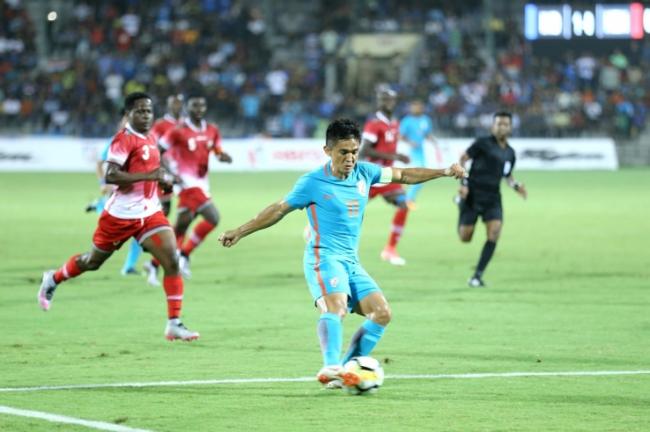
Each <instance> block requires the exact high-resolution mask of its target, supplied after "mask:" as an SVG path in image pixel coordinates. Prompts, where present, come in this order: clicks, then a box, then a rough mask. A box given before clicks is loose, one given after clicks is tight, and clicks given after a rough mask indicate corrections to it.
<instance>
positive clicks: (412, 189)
mask: <svg viewBox="0 0 650 432" xmlns="http://www.w3.org/2000/svg"><path fill="white" fill-rule="evenodd" d="M422 186H423V183H420V184H414V185H411V186H409V188H408V191H407V192H406V200H407V201H411V202H415V198H416V197H417V195H418V193H419V192H420V189H422Z"/></svg>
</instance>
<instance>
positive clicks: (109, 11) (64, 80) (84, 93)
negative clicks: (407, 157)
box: [0, 0, 650, 139]
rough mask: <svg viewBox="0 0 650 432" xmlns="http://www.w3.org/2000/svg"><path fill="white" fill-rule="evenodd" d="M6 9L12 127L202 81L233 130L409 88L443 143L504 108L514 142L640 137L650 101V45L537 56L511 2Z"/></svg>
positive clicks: (50, 129)
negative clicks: (386, 86)
mask: <svg viewBox="0 0 650 432" xmlns="http://www.w3.org/2000/svg"><path fill="white" fill-rule="evenodd" d="M1 3H2V24H0V29H1V32H2V33H1V34H0V109H1V112H0V116H1V119H2V122H3V125H5V127H3V129H4V132H5V133H10V132H14V133H30V134H60V135H80V136H108V135H111V134H112V133H113V131H114V127H115V123H116V117H117V113H118V111H119V107H120V105H121V103H122V98H123V95H125V94H126V93H129V92H132V91H136V90H144V89H146V90H147V91H148V92H150V93H151V94H153V95H154V96H155V97H156V99H157V101H158V103H159V105H161V104H160V102H161V101H163V100H164V98H165V97H166V96H167V95H169V94H173V93H178V92H185V91H187V90H188V89H190V88H192V87H193V86H198V85H200V86H203V88H204V89H205V93H206V94H207V95H208V97H209V101H208V104H209V106H210V107H211V112H210V117H212V118H214V119H215V120H216V121H218V122H219V124H220V126H221V127H222V130H223V131H224V134H225V135H226V136H233V137H240V136H251V135H256V134H265V135H268V136H274V137H311V136H320V135H322V134H323V127H324V125H326V123H327V121H328V120H329V119H331V118H332V117H334V116H337V115H343V114H345V115H348V116H352V117H355V118H357V119H359V120H360V121H362V120H363V119H364V118H365V116H366V115H367V114H368V113H369V112H371V111H372V96H373V95H372V89H373V88H374V85H375V84H376V83H377V82H381V81H389V82H392V83H393V84H394V85H395V86H396V88H397V89H398V90H399V91H400V95H401V96H400V97H401V101H402V104H401V106H400V108H399V110H398V112H399V113H405V111H406V104H407V102H408V101H409V100H410V99H412V98H420V99H422V100H424V101H425V102H426V103H427V108H428V111H429V114H430V115H431V116H432V118H433V120H434V122H435V126H436V133H437V134H438V135H443V136H470V135H475V134H476V133H478V132H479V131H481V130H484V128H485V127H486V125H487V124H489V122H490V121H491V117H490V116H491V113H492V112H493V111H495V110H496V109H498V108H504V109H508V110H512V111H513V112H515V113H516V116H515V125H516V131H515V134H516V135H518V136H540V135H544V136H551V137H567V136H596V135H608V136H615V137H620V138H624V139H626V138H635V137H637V136H638V135H639V134H640V133H641V131H642V130H643V129H644V125H645V123H646V118H647V112H648V108H649V107H650V95H649V94H648V92H647V91H646V89H647V88H649V87H650V86H649V84H650V76H648V75H647V74H644V73H643V72H642V71H643V70H644V69H645V70H647V69H648V66H649V65H650V41H647V40H646V41H645V42H644V41H632V42H629V47H628V48H627V49H625V50H621V49H615V50H612V51H610V52H600V53H590V52H586V51H585V52H575V53H573V52H569V53H567V54H566V55H564V57H562V58H554V57H552V56H542V55H535V56H533V55H531V50H532V48H531V45H530V44H529V43H527V42H526V41H525V40H524V38H523V36H522V31H521V19H522V17H521V5H520V4H519V3H518V2H512V5H509V3H511V2H502V3H503V5H501V6H500V7H501V8H503V10H502V11H501V12H502V13H500V14H498V15H495V17H504V18H495V17H492V19H491V20H490V21H489V26H490V29H491V30H492V31H491V32H485V28H484V26H483V24H482V22H483V21H484V20H483V17H482V15H481V12H480V8H478V7H477V6H478V5H479V4H480V3H481V2H478V1H467V2H458V4H457V5H455V6H451V7H450V6H448V5H447V6H442V5H443V4H445V3H447V4H448V3H449V2H442V1H431V2H423V1H417V0H408V1H400V2H382V1H376V2H348V1H342V0H336V1H328V2H325V1H322V2H302V1H299V0H287V1H286V2H282V4H281V5H280V3H279V2H246V1H235V0H232V1H231V0H202V1H192V2H181V1H174V0H167V1H135V0H132V1H128V0H124V1H110V2H108V1H98V2H86V3H84V2H79V1H61V2H58V3H57V4H58V6H60V7H59V8H58V9H57V11H58V17H57V19H56V20H53V21H46V20H45V18H44V17H45V16H46V15H47V12H48V11H47V10H46V9H45V7H46V6H44V5H43V3H42V2H27V1H22V2H21V1H19V0H11V1H10V0H4V1H2V2H1ZM257 3H259V5H257ZM425 3H426V4H427V6H426V7H425V6H424V4H425ZM436 4H438V5H440V6H439V7H435V6H433V7H432V6H431V5H436ZM37 16H38V17H39V19H36V17H37ZM356 17H363V18H360V19H356ZM513 28H515V29H517V31H511V30H512V29H513ZM363 33H374V34H376V33H383V34H386V35H392V37H398V36H399V35H408V34H411V35H416V36H417V41H416V42H417V43H415V44H414V46H413V47H412V49H410V51H408V52H400V51H399V50H397V51H395V52H393V53H392V54H391V53H389V54H388V55H387V54H386V52H385V51H383V52H381V48H382V47H369V46H367V44H366V45H364V44H363V42H362V41H361V42H359V44H358V45H354V44H355V43H356V42H357V39H355V38H358V37H359V35H360V34H363ZM486 38H488V43H486V42H485V41H486ZM375 40H376V39H375ZM387 40H390V39H387ZM355 46H356V48H355ZM43 54H44V55H43ZM38 59H41V60H40V61H39V60H38Z"/></svg>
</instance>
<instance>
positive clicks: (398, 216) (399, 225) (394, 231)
mask: <svg viewBox="0 0 650 432" xmlns="http://www.w3.org/2000/svg"><path fill="white" fill-rule="evenodd" d="M408 212H409V211H408V209H406V208H400V209H397V211H396V212H395V216H394V217H393V227H392V228H391V231H390V237H389V238H388V247H390V248H395V247H396V246H397V243H398V242H399V239H400V237H401V236H402V231H404V225H406V216H408Z"/></svg>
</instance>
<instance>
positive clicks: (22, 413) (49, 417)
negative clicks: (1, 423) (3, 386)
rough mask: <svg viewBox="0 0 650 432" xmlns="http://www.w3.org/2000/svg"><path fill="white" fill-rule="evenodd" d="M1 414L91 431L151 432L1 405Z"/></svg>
mask: <svg viewBox="0 0 650 432" xmlns="http://www.w3.org/2000/svg"><path fill="white" fill-rule="evenodd" d="M0 414H8V415H13V416H18V417H30V418H36V419H39V420H46V421H49V422H52V423H65V424H74V425H79V426H85V427H88V428H91V429H98V430H103V431H113V432H151V431H148V430H146V429H134V428H130V427H127V426H122V425H117V424H113V423H105V422H101V421H94V420H84V419H80V418H75V417H68V416H63V415H59V414H50V413H46V412H41V411H31V410H24V409H19V408H12V407H8V406H4V405H0Z"/></svg>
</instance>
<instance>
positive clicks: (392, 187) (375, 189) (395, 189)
mask: <svg viewBox="0 0 650 432" xmlns="http://www.w3.org/2000/svg"><path fill="white" fill-rule="evenodd" d="M401 193H405V192H404V189H403V188H402V185H401V184H399V183H388V184H386V185H383V186H372V187H371V188H370V194H368V197H369V198H370V199H373V198H374V197H376V196H377V195H382V196H386V195H398V194H401Z"/></svg>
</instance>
